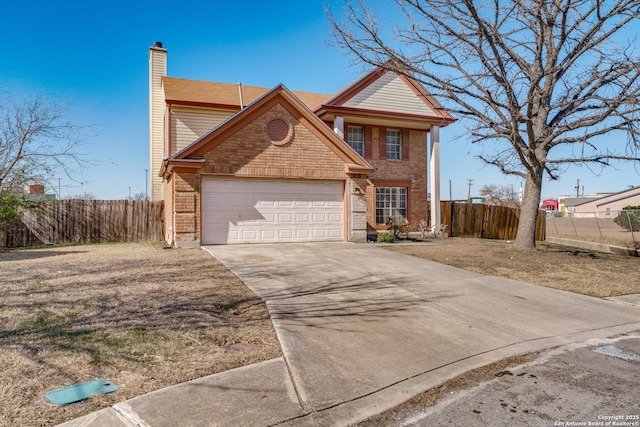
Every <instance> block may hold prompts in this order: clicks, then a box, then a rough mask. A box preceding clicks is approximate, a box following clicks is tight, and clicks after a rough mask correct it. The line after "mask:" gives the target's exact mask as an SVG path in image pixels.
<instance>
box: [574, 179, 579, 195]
mask: <svg viewBox="0 0 640 427" xmlns="http://www.w3.org/2000/svg"><path fill="white" fill-rule="evenodd" d="M574 188H575V189H576V197H580V178H578V180H577V181H576V186H575V187H574Z"/></svg>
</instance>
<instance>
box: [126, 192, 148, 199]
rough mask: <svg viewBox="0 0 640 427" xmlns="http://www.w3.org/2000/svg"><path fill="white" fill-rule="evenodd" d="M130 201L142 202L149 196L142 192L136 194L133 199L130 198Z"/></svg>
mask: <svg viewBox="0 0 640 427" xmlns="http://www.w3.org/2000/svg"><path fill="white" fill-rule="evenodd" d="M129 199H130V200H136V201H142V200H147V199H148V197H147V194H146V193H145V192H144V191H140V192H139V193H135V194H133V195H132V196H131V197H129Z"/></svg>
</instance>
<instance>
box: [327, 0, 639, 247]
mask: <svg viewBox="0 0 640 427" xmlns="http://www.w3.org/2000/svg"><path fill="white" fill-rule="evenodd" d="M395 3H396V6H397V10H398V11H399V12H400V16H401V17H402V19H399V18H396V20H395V22H396V24H395V25H389V26H388V27H386V26H384V25H382V24H381V22H383V21H382V20H379V19H378V18H377V17H376V16H375V14H374V11H372V10H371V9H370V8H368V7H367V5H366V3H365V0H357V2H351V1H349V0H346V9H345V14H344V19H341V20H338V19H336V17H335V16H334V15H333V14H332V13H331V12H330V11H327V14H328V17H329V20H330V22H331V25H332V27H333V31H334V35H335V39H336V41H337V44H338V45H339V46H342V47H344V48H346V49H348V50H349V51H350V52H351V53H352V54H354V55H355V57H356V58H357V59H359V60H361V61H364V62H365V63H368V64H371V65H374V66H381V67H385V68H387V69H392V70H394V71H397V72H401V73H406V74H408V75H411V76H412V77H414V78H416V79H417V80H419V81H421V82H422V84H424V85H425V87H427V88H428V89H429V90H430V91H431V93H432V94H433V95H434V96H435V97H436V98H438V99H440V100H441V101H442V102H443V104H444V105H445V107H448V109H449V111H450V112H452V113H453V114H455V115H458V116H459V117H461V118H464V119H467V120H466V124H467V126H468V131H469V136H470V137H471V140H472V142H473V143H484V144H483V154H481V155H480V156H479V157H480V159H481V160H482V161H484V162H486V163H487V164H490V165H493V166H496V167H498V168H499V169H500V170H501V171H502V172H503V173H505V174H512V175H517V176H520V177H522V178H523V179H524V180H525V193H524V200H523V205H522V213H521V216H520V225H519V228H518V236H517V238H516V240H515V242H514V246H515V247H516V248H518V249H525V250H526V249H534V248H535V226H536V216H537V212H538V206H539V203H540V195H541V188H542V182H543V177H544V176H545V174H546V175H548V176H549V177H550V178H551V179H556V178H557V177H558V175H559V173H561V171H562V166H563V165H567V164H572V163H584V164H599V165H608V164H609V161H610V160H612V159H618V160H634V161H638V160H640V159H639V157H638V152H639V149H640V143H639V141H640V138H639V137H640V131H639V127H638V126H639V122H638V119H639V117H638V116H639V114H638V113H639V110H640V104H639V103H638V96H639V93H640V66H639V65H640V64H639V59H638V51H637V49H636V48H635V40H628V39H625V36H628V35H632V36H634V37H635V34H636V31H629V30H630V28H629V27H630V25H632V24H633V23H636V22H637V21H638V16H639V14H640V2H639V1H638V0H573V1H572V0H484V1H473V0H395ZM394 18H395V17H394ZM605 134H606V135H609V139H610V140H612V142H613V141H618V142H616V143H610V144H604V145H603V144H602V143H599V142H597V139H598V137H601V136H603V135H605Z"/></svg>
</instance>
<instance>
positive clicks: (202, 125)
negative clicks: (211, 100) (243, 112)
mask: <svg viewBox="0 0 640 427" xmlns="http://www.w3.org/2000/svg"><path fill="white" fill-rule="evenodd" d="M234 113H235V111H225V110H212V109H205V108H193V107H188V108H187V107H172V108H171V155H174V154H175V153H177V152H178V151H180V150H182V149H183V148H185V147H186V146H188V145H189V144H191V143H192V142H194V141H195V140H197V139H198V138H200V137H201V136H202V135H204V134H206V133H207V132H209V131H210V130H211V129H213V128H215V127H216V126H218V125H219V124H220V123H222V122H223V121H225V120H226V119H228V118H229V117H231V115H233V114H234Z"/></svg>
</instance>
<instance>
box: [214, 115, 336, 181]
mask: <svg viewBox="0 0 640 427" xmlns="http://www.w3.org/2000/svg"><path fill="white" fill-rule="evenodd" d="M274 117H280V118H283V119H285V120H286V121H288V122H289V123H290V124H291V125H293V132H294V133H293V138H292V140H291V141H290V142H289V143H287V144H284V145H282V146H278V145H274V144H272V143H271V140H270V139H269V137H268V136H267V134H266V130H265V128H266V124H267V123H268V121H269V120H271V119H272V118H274ZM205 159H206V163H205V166H204V167H203V168H202V169H201V172H202V173H215V174H229V175H235V176H252V177H257V176H259V177H274V178H275V177H278V178H308V179H309V178H316V179H345V173H344V161H342V160H341V159H340V158H338V157H337V155H336V154H335V153H334V152H333V151H331V149H330V148H329V147H327V146H326V145H325V144H324V143H322V142H321V141H320V140H319V139H318V137H317V136H315V135H314V134H313V133H312V132H311V131H310V130H308V129H307V128H306V127H305V126H304V125H302V124H301V123H300V122H299V121H298V120H297V119H296V118H295V117H293V116H292V115H291V114H290V113H289V112H288V111H287V110H286V109H285V108H283V107H282V106H280V105H276V106H275V107H274V108H273V109H271V110H270V111H268V112H267V113H265V114H263V115H261V116H259V117H258V118H256V120H254V121H253V122H252V123H250V124H249V125H247V126H246V127H244V128H243V129H242V130H240V131H239V132H237V133H236V134H235V135H233V136H232V137H230V138H229V139H227V140H226V141H224V142H222V143H221V144H219V145H217V146H216V147H215V148H214V149H213V150H211V151H209V152H208V153H207V154H206V155H205Z"/></svg>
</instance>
